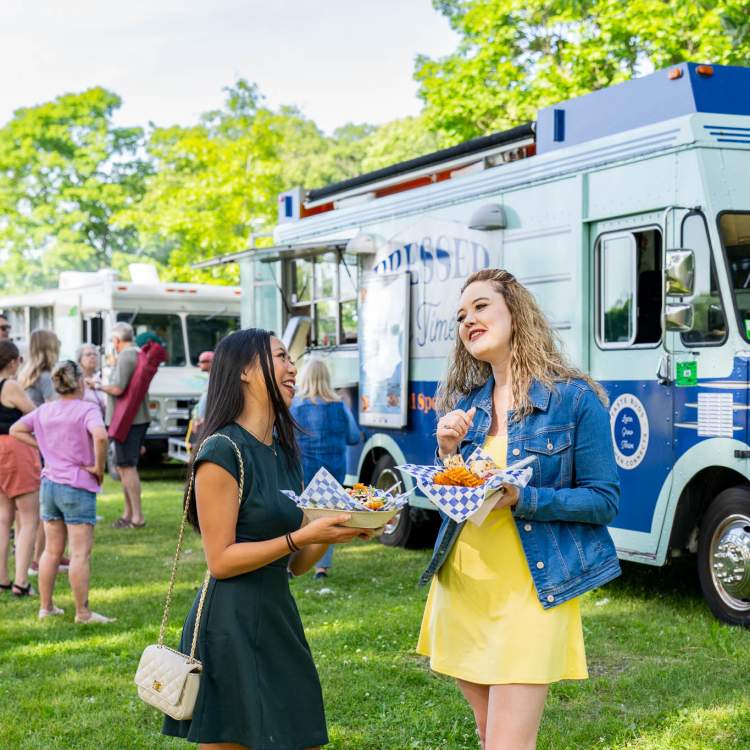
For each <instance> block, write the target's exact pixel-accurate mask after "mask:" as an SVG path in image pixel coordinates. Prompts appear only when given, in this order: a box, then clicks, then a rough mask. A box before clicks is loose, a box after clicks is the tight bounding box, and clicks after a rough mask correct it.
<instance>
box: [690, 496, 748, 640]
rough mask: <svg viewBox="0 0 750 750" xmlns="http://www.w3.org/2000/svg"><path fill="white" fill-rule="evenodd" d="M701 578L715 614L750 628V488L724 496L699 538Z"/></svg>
mask: <svg viewBox="0 0 750 750" xmlns="http://www.w3.org/2000/svg"><path fill="white" fill-rule="evenodd" d="M698 575H699V578H700V583H701V589H702V590H703V596H704V597H705V599H706V602H707V603H708V606H709V608H710V609H711V612H713V614H714V615H715V616H716V617H717V618H718V619H719V620H722V621H723V622H727V623H729V624H730V625H744V626H745V627H750V485H747V486H743V487H731V488H730V489H728V490H724V491H723V492H720V493H719V494H718V495H717V496H716V498H715V499H714V500H713V502H712V503H711V505H709V506H708V510H707V511H706V513H705V515H704V516H703V519H702V521H701V529H700V536H699V538H698Z"/></svg>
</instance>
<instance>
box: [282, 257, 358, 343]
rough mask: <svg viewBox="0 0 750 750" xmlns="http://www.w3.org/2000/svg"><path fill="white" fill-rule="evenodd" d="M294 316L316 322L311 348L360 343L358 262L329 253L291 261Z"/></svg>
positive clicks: (351, 258)
mask: <svg viewBox="0 0 750 750" xmlns="http://www.w3.org/2000/svg"><path fill="white" fill-rule="evenodd" d="M290 266H291V268H290V275H291V289H292V294H291V310H290V311H289V312H290V315H304V316H308V317H310V318H312V327H311V331H310V340H309V342H308V343H309V344H310V345H312V346H320V347H322V346H336V345H337V344H353V343H356V341H357V259H356V257H355V256H352V255H346V254H338V253H326V254H325V255H320V256H317V257H315V258H300V259H295V260H293V261H291V263H290Z"/></svg>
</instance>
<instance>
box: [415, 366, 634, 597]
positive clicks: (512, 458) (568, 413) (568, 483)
mask: <svg viewBox="0 0 750 750" xmlns="http://www.w3.org/2000/svg"><path fill="white" fill-rule="evenodd" d="M494 385H495V382H494V379H493V378H492V377H490V379H489V381H488V382H487V383H486V384H485V385H484V386H482V387H481V388H477V389H476V390H475V391H473V392H472V393H470V394H469V395H468V396H466V397H464V398H463V399H461V401H459V403H458V404H457V405H456V408H457V409H463V410H468V409H470V408H471V407H472V406H476V408H477V411H476V414H475V416H474V421H473V424H472V426H471V428H470V429H469V432H468V434H467V435H466V437H465V438H464V440H463V442H462V443H461V455H463V457H464V458H467V457H468V456H469V455H470V454H471V452H472V451H473V450H474V449H475V448H476V447H477V446H481V445H483V444H484V441H485V438H486V436H487V431H488V430H489V427H490V423H491V421H492V391H493V388H494ZM530 396H531V403H532V405H533V407H534V411H533V412H532V413H531V414H530V415H529V416H527V417H525V418H524V419H522V420H520V421H515V420H513V419H510V418H509V421H508V452H507V463H508V465H510V464H512V463H514V462H516V461H520V460H521V459H523V458H526V457H527V456H532V457H533V459H534V460H533V462H532V463H531V466H532V468H533V469H534V473H533V476H532V478H531V481H530V482H529V484H528V486H526V487H524V488H523V489H522V490H521V492H520V495H519V498H518V503H517V505H516V506H515V507H514V508H513V515H514V517H515V520H516V526H517V528H518V534H519V536H520V538H521V544H522V545H523V550H524V552H525V554H526V560H527V562H528V564H529V570H530V571H531V577H532V578H533V580H534V585H535V587H536V592H537V596H538V597H539V601H540V602H541V603H542V606H543V607H544V608H545V609H549V608H550V607H554V606H557V605H558V604H562V603H563V602H565V601H567V600H568V599H572V598H573V597H576V596H579V595H580V594H583V593H584V592H586V591H589V590H590V589H593V588H596V587H597V586H601V585H603V584H604V583H607V582H608V581H611V580H612V579H613V578H616V577H617V576H618V575H620V563H619V561H618V559H617V553H616V552H615V546H614V543H613V542H612V538H611V537H610V535H609V531H607V527H606V524H608V523H610V522H611V521H612V520H613V519H614V517H615V516H616V515H617V509H618V503H619V498H620V483H619V479H618V476H617V466H616V464H615V458H614V452H613V449H612V438H611V435H610V424H609V414H608V413H607V410H606V409H605V408H604V406H603V405H602V403H601V401H599V398H598V397H597V395H596V394H595V393H594V392H593V390H592V389H591V387H590V386H589V385H588V384H587V383H585V382H584V381H581V380H573V381H570V382H565V383H558V384H557V385H556V387H555V389H554V390H549V389H548V388H546V387H545V386H544V385H542V384H541V383H538V382H534V383H533V384H532V387H531V392H530ZM462 526H463V524H459V523H456V522H455V521H452V520H450V519H449V518H444V520H443V524H442V526H441V527H440V531H439V532H438V537H437V541H436V543H435V550H434V552H433V555H432V559H431V560H430V564H429V565H428V567H427V570H426V571H425V572H424V574H423V575H422V577H421V579H420V583H422V584H425V583H427V582H428V581H429V580H430V579H431V578H432V576H433V575H434V574H435V573H437V571H438V570H440V566H441V565H442V564H443V563H444V562H445V560H446V558H447V557H448V553H449V552H450V551H451V548H452V547H453V544H454V543H455V541H456V539H457V538H458V535H459V533H460V531H461V527H462ZM501 574H502V571H498V576H500V575H501Z"/></svg>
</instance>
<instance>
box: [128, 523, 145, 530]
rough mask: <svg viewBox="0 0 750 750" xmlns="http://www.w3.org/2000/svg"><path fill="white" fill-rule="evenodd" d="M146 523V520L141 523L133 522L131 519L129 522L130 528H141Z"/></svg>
mask: <svg viewBox="0 0 750 750" xmlns="http://www.w3.org/2000/svg"><path fill="white" fill-rule="evenodd" d="M145 525H146V522H145V521H144V522H143V523H134V522H133V521H131V522H130V528H131V529H142V528H143V527H144V526H145Z"/></svg>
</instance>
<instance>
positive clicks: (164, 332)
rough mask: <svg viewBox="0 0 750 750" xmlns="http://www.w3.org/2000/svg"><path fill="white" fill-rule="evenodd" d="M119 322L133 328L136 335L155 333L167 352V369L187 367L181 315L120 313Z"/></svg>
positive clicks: (118, 314)
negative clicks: (128, 324) (123, 322)
mask: <svg viewBox="0 0 750 750" xmlns="http://www.w3.org/2000/svg"><path fill="white" fill-rule="evenodd" d="M117 320H118V322H119V321H125V322H126V323H130V325H131V326H133V330H134V331H135V335H136V336H138V334H139V333H155V334H156V335H157V336H158V337H159V338H160V339H161V340H162V341H163V342H164V347H165V348H166V350H167V361H166V362H165V364H166V366H167V367H184V366H185V342H184V340H183V338H182V321H181V320H180V316H179V315H172V314H169V313H148V312H137V313H132V312H120V313H117Z"/></svg>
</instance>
